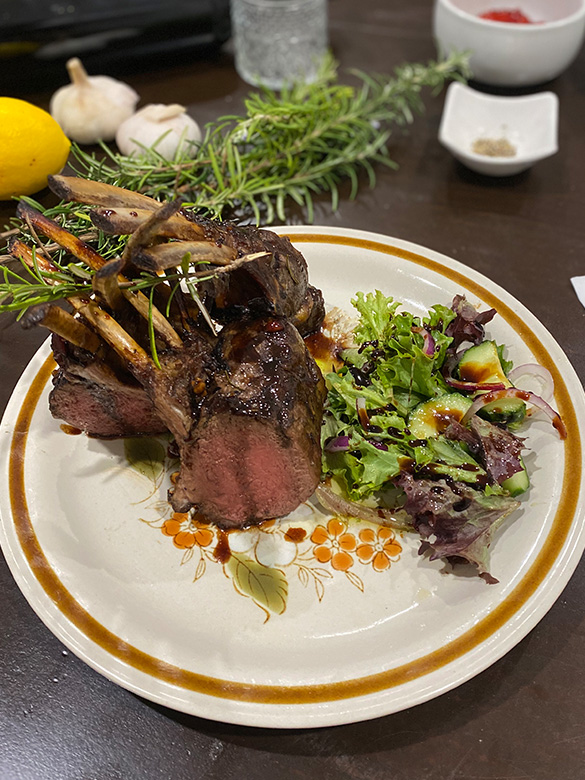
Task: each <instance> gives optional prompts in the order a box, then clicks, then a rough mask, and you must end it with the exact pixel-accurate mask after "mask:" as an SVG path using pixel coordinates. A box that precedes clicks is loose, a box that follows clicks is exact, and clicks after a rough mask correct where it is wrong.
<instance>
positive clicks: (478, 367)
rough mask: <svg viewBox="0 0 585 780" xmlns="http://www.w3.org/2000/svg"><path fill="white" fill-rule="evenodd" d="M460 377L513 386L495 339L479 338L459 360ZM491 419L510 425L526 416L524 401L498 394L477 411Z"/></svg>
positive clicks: (466, 379)
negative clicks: (480, 339)
mask: <svg viewBox="0 0 585 780" xmlns="http://www.w3.org/2000/svg"><path fill="white" fill-rule="evenodd" d="M458 368H459V377H460V379H463V380H465V381H466V382H477V383H478V384H480V383H481V384H488V383H489V384H492V383H493V384H495V383H496V382H501V384H503V385H504V387H513V385H512V383H511V382H510V380H509V379H508V377H507V376H506V374H505V373H504V369H503V368H502V363H501V361H500V356H499V354H498V347H497V345H496V342H495V341H482V343H481V344H477V345H476V346H474V347H470V348H469V349H468V350H466V352H465V353H464V354H463V356H462V358H461V360H460V361H459V366H458ZM478 414H479V416H480V417H485V419H486V420H489V421H490V422H493V423H504V424H506V425H512V424H514V423H519V422H521V421H522V420H523V419H524V417H525V416H526V404H525V403H524V401H521V400H520V399H519V398H501V399H500V400H498V401H492V403H491V404H486V405H485V406H484V407H482V408H481V409H480V410H479V412H478Z"/></svg>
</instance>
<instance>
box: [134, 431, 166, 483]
mask: <svg viewBox="0 0 585 780" xmlns="http://www.w3.org/2000/svg"><path fill="white" fill-rule="evenodd" d="M124 454H125V455H126V460H127V461H128V465H129V466H130V468H132V469H134V470H135V471H137V472H138V473H139V474H142V476H143V477H147V478H148V479H150V480H152V481H153V482H154V483H155V484H156V483H157V481H158V480H159V479H160V477H161V476H162V474H163V471H164V464H165V458H166V454H167V451H166V447H165V446H164V445H163V444H161V442H160V441H158V439H149V438H148V437H141V438H136V439H124Z"/></svg>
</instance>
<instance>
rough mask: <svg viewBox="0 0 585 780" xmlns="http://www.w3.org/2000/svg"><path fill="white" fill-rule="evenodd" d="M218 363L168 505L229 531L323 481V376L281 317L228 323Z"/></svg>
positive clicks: (276, 512)
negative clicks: (199, 515) (195, 511)
mask: <svg viewBox="0 0 585 780" xmlns="http://www.w3.org/2000/svg"><path fill="white" fill-rule="evenodd" d="M214 360H215V362H216V368H215V370H214V371H213V374H212V376H213V379H212V382H211V384H210V386H209V389H208V391H207V394H206V397H205V398H204V400H203V401H202V403H201V407H200V411H199V417H198V420H197V423H196V425H195V426H194V427H193V430H192V434H191V436H190V437H189V438H188V440H184V441H182V442H181V441H177V443H178V445H179V451H180V458H181V470H180V473H179V477H178V480H177V484H176V487H175V490H174V493H173V495H172V499H171V500H172V504H173V507H174V508H175V509H176V510H177V511H182V512H184V511H186V510H187V509H189V508H190V507H192V506H196V507H197V509H198V511H199V512H201V513H202V514H203V515H204V516H205V517H207V518H208V519H209V520H211V521H213V522H215V523H217V524H218V525H220V526H222V527H225V528H241V527H244V526H246V525H249V524H253V523H257V522H260V521H262V520H267V519H270V518H275V517H282V516H283V515H286V514H288V513H289V512H291V511H292V510H293V509H295V508H296V507H297V506H298V505H299V504H300V503H302V502H303V501H304V500H306V499H307V498H308V497H309V496H310V495H311V494H312V493H313V491H314V490H315V487H316V486H317V484H318V482H319V478H320V475H321V448H320V428H321V419H322V409H323V400H324V396H325V385H324V382H323V378H322V376H321V373H320V372H319V369H318V368H317V366H316V364H315V362H314V360H313V358H312V357H311V356H310V354H309V353H308V351H307V348H306V346H305V343H304V341H303V339H302V338H301V336H300V335H299V333H298V331H297V330H296V328H295V327H294V326H293V325H291V323H290V322H288V321H287V320H286V319H284V318H261V319H258V320H252V321H249V322H248V323H238V324H237V325H236V324H233V325H228V326H226V327H225V328H224V330H223V331H222V334H221V336H220V343H219V344H218V346H217V348H216V350H215V351H214Z"/></svg>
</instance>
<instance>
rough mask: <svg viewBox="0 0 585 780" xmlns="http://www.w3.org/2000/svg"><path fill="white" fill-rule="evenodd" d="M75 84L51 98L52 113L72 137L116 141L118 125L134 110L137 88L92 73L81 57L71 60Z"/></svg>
mask: <svg viewBox="0 0 585 780" xmlns="http://www.w3.org/2000/svg"><path fill="white" fill-rule="evenodd" d="M67 71H68V72H69V77H70V79H71V84H68V85H67V86H65V87H61V89H58V90H57V92H55V94H54V95H53V97H52V98H51V107H50V110H51V114H52V116H53V118H54V119H56V120H57V122H58V123H59V124H60V125H61V129H62V130H63V132H64V133H65V135H66V136H68V137H69V138H70V139H71V140H72V141H77V143H80V144H94V143H96V142H97V141H113V139H114V137H115V135H116V131H117V129H118V127H119V126H120V125H121V124H122V122H123V121H124V120H125V119H127V118H128V117H129V116H131V115H132V114H133V113H134V109H135V108H136V103H138V100H139V97H138V95H137V94H136V92H135V91H134V90H133V89H132V87H129V86H128V84H124V83H123V82H122V81H117V80H116V79H112V78H110V77H109V76H88V75H87V73H86V72H85V68H84V67H83V65H82V64H81V61H80V60H79V59H77V57H73V59H70V60H69V61H68V62H67Z"/></svg>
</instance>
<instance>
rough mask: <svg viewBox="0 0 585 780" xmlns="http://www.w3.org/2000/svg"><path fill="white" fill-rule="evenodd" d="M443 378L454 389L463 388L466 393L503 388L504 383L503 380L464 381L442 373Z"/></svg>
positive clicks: (504, 387) (504, 386)
mask: <svg viewBox="0 0 585 780" xmlns="http://www.w3.org/2000/svg"><path fill="white" fill-rule="evenodd" d="M443 379H444V380H445V382H446V383H447V384H448V385H449V387H454V388H455V390H463V391H465V392H466V393H482V392H487V391H490V390H505V389H506V385H505V384H504V383H503V382H483V383H481V382H466V381H464V380H463V379H454V378H453V377H452V376H448V375H445V374H443Z"/></svg>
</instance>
